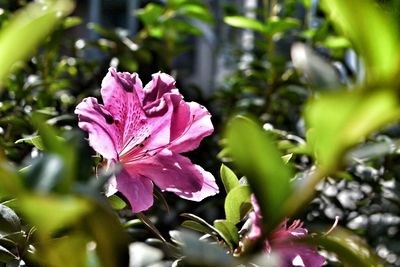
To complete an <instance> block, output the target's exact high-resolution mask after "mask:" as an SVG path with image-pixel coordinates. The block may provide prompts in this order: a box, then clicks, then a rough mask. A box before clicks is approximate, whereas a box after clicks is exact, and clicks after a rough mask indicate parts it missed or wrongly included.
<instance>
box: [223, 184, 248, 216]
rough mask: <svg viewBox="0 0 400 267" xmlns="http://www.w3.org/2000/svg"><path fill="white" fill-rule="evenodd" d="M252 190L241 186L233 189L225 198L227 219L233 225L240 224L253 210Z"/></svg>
mask: <svg viewBox="0 0 400 267" xmlns="http://www.w3.org/2000/svg"><path fill="white" fill-rule="evenodd" d="M250 195H251V190H250V187H249V186H247V185H239V186H237V187H235V188H233V189H232V190H231V191H230V192H229V193H228V195H227V196H226V198H225V204H224V208H225V215H226V219H227V220H228V221H230V222H232V223H233V224H237V223H238V222H240V221H241V220H242V219H243V218H244V216H246V215H247V212H248V211H250V209H251V202H250Z"/></svg>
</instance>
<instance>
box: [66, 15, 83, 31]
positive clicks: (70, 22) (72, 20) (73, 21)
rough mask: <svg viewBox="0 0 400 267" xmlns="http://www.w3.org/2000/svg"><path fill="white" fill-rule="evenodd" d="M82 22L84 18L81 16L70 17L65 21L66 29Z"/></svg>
mask: <svg viewBox="0 0 400 267" xmlns="http://www.w3.org/2000/svg"><path fill="white" fill-rule="evenodd" d="M81 23H82V19H81V18H80V17H68V18H65V20H64V21H63V26H64V29H68V28H72V27H75V26H78V25H79V24H81Z"/></svg>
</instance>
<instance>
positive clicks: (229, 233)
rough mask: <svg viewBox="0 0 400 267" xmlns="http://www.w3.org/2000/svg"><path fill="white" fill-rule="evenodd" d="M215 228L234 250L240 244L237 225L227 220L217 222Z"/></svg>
mask: <svg viewBox="0 0 400 267" xmlns="http://www.w3.org/2000/svg"><path fill="white" fill-rule="evenodd" d="M214 227H215V228H217V229H218V230H219V231H220V232H221V233H222V234H223V235H224V237H225V239H226V240H228V241H229V243H230V246H231V247H232V248H235V247H236V246H237V245H238V244H239V234H238V229H237V228H236V226H235V224H233V223H232V222H230V221H227V220H215V221H214Z"/></svg>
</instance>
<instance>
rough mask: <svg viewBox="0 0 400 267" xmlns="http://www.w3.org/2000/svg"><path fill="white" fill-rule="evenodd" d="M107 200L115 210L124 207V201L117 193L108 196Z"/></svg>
mask: <svg viewBox="0 0 400 267" xmlns="http://www.w3.org/2000/svg"><path fill="white" fill-rule="evenodd" d="M108 202H109V203H110V205H111V207H112V208H113V209H115V210H122V209H123V208H125V207H126V203H125V201H124V200H122V199H121V198H120V197H118V196H117V195H112V196H109V197H108Z"/></svg>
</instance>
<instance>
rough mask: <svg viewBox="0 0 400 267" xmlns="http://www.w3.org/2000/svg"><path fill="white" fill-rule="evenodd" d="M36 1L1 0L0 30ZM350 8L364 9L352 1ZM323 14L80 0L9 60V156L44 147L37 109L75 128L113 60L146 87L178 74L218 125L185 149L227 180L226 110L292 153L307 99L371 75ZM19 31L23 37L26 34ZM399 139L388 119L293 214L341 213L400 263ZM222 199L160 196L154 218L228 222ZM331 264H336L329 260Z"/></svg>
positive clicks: (244, 1) (3, 135) (230, 3)
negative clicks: (160, 76)
mask: <svg viewBox="0 0 400 267" xmlns="http://www.w3.org/2000/svg"><path fill="white" fill-rule="evenodd" d="M32 2H34V1H22V0H8V1H7V0H1V1H0V27H6V26H7V25H8V23H9V22H10V20H11V19H12V18H13V14H14V12H16V11H17V10H19V9H20V8H23V7H25V6H26V5H28V4H30V3H32ZM36 2H40V1H36ZM43 2H46V1H43ZM49 2H51V1H49ZM349 2H351V1H349ZM374 4H375V5H376V6H375V8H376V9H380V10H381V11H380V12H382V13H384V14H385V12H386V13H387V14H390V15H391V16H392V15H393V17H394V18H396V19H397V21H394V23H395V24H396V25H397V24H398V23H399V22H400V20H399V18H400V2H399V1H396V0H381V1H374ZM348 8H349V9H351V10H354V12H357V6H355V5H353V4H351V3H349V6H348ZM328 13H329V12H327V10H326V9H324V7H323V5H321V3H320V1H318V0H208V1H207V0H205V1H200V0H165V1H161V0H160V1H145V0H79V1H76V3H75V8H74V9H73V11H72V13H71V15H69V16H68V17H66V18H63V19H62V20H60V23H58V24H56V26H55V28H54V31H52V32H51V33H49V34H48V35H47V36H46V37H45V38H43V40H42V41H41V42H40V46H38V49H35V50H34V51H30V54H29V57H28V60H26V61H23V62H19V63H18V64H14V65H13V66H12V70H13V71H12V72H11V74H8V75H7V77H6V78H5V79H4V81H3V83H2V88H3V90H2V91H0V145H1V147H2V150H3V154H4V157H5V158H6V159H7V160H8V161H10V162H11V163H12V165H14V166H21V167H23V166H26V165H28V164H29V162H31V160H32V158H35V157H36V156H37V155H38V153H39V152H40V149H38V146H37V144H35V140H36V139H32V136H35V134H36V133H37V131H36V130H37V127H36V126H35V125H34V123H33V122H32V113H33V112H36V113H40V115H41V116H43V117H44V118H45V119H46V121H47V122H49V123H50V124H51V125H53V126H54V127H57V128H59V129H61V132H69V131H71V130H76V129H77V118H76V116H75V115H74V114H73V111H74V109H75V106H76V105H77V103H79V102H80V101H81V100H82V99H83V98H84V97H87V96H96V97H99V96H100V95H99V92H100V91H99V89H100V85H101V80H102V78H103V77H104V76H105V74H106V73H107V69H108V68H109V67H115V68H117V69H118V70H119V71H127V72H137V73H139V76H140V78H141V79H142V81H143V83H144V84H145V83H147V82H148V81H150V79H151V74H153V73H155V72H158V71H162V72H166V73H169V74H171V75H172V76H173V77H175V78H176V80H177V86H178V88H179V89H180V91H181V92H182V94H183V95H184V96H185V99H186V100H187V101H196V102H199V103H200V104H202V105H204V106H206V107H207V108H208V109H209V110H210V112H211V113H212V116H213V117H212V120H213V123H214V126H215V133H214V134H213V135H212V136H211V137H208V138H206V139H205V140H204V141H203V142H202V145H201V146H200V148H199V149H197V150H196V151H193V152H190V153H188V156H189V157H190V158H191V159H192V161H193V162H195V163H198V164H200V165H201V166H203V167H204V168H205V169H207V170H209V171H211V172H212V173H213V174H214V176H215V177H216V178H217V180H218V183H219V185H220V187H221V188H222V187H223V186H222V183H221V182H220V179H219V168H220V165H221V163H222V162H223V163H225V164H226V165H228V166H231V167H232V168H234V167H233V166H232V165H231V160H230V158H229V157H228V156H226V154H225V153H224V151H223V150H222V145H223V143H224V140H223V139H222V133H223V130H224V126H225V125H226V122H227V121H228V119H229V118H231V117H232V116H233V115H236V114H252V116H253V117H255V118H257V120H258V121H259V122H260V124H262V125H263V126H264V128H265V129H266V130H269V131H272V132H273V133H274V134H275V135H276V136H277V139H279V141H280V142H279V144H280V148H281V149H282V150H285V149H287V148H288V147H290V146H291V145H293V144H302V143H304V142H305V139H306V132H305V125H304V124H305V123H304V120H303V117H302V114H303V105H304V103H305V102H306V101H307V99H309V97H310V96H314V95H319V94H322V93H325V92H329V91H334V90H335V88H339V87H340V88H345V87H347V88H352V87H356V86H357V85H360V84H361V83H362V81H364V80H365V77H368V76H366V70H365V66H364V65H363V62H364V61H363V60H362V59H361V58H360V57H359V55H358V50H357V47H354V46H353V44H352V42H351V40H349V39H348V38H347V37H346V35H345V34H343V32H342V31H341V30H338V28H337V27H336V26H335V23H334V22H335V19H336V18H335V14H333V16H329V15H328ZM24 15H25V16H29V15H30V13H29V12H28V13H26V14H24ZM330 15H332V14H330ZM362 19H365V23H364V25H365V29H362V31H369V24H368V23H369V22H368V18H362ZM18 38H20V39H21V41H20V42H21V45H23V44H24V42H25V41H27V40H30V38H31V37H30V36H29V35H26V36H19V37H18ZM376 38H380V37H379V36H378V35H377V36H376ZM19 49H20V48H19V47H18V46H15V50H16V51H18V50H19ZM378 49H380V48H379V47H378V48H377V50H378ZM377 53H378V52H377ZM1 62H2V60H1V58H0V64H2V63H1ZM349 90H351V89H349ZM338 109H340V107H338ZM399 136H400V128H399V126H398V125H396V124H393V125H389V126H388V127H386V128H384V129H383V130H382V131H379V132H376V133H374V134H373V135H371V136H370V137H368V139H367V140H366V143H367V144H368V145H369V146H368V147H367V148H366V149H359V150H356V151H354V153H359V154H356V156H354V158H356V160H349V162H350V163H349V164H347V165H346V167H345V168H344V170H343V171H340V172H337V173H335V175H332V177H328V178H327V179H325V180H324V181H323V182H320V183H319V184H318V187H317V194H316V196H315V199H314V200H313V201H312V202H311V203H310V205H309V206H308V207H307V208H306V209H305V210H304V211H303V212H302V213H301V214H299V215H298V216H299V217H300V218H302V219H304V221H305V225H307V226H316V227H317V226H318V225H331V224H333V222H334V220H335V217H336V216H338V217H339V218H340V219H339V223H340V225H341V226H344V227H346V228H347V229H349V230H350V231H353V232H354V233H356V234H358V235H360V236H361V237H362V238H363V239H365V240H366V241H367V243H368V244H369V245H370V246H371V247H372V248H373V249H374V250H375V251H376V252H377V254H378V256H379V257H381V258H383V259H384V260H385V261H386V262H387V263H388V264H389V265H390V266H400V243H399V242H400V241H399V240H400V238H399V237H400V233H399V227H400V186H399V179H400V168H399V166H400V165H399V163H400V157H399V155H398V152H397V151H398V145H399V142H398V138H399ZM32 144H33V145H34V146H32ZM368 149H370V150H368ZM371 149H372V151H373V153H371ZM86 153H88V154H87V155H91V156H92V157H93V162H92V164H93V166H94V163H96V162H99V161H100V159H99V158H98V157H96V156H95V155H94V153H93V151H90V152H89V150H88V151H87V152H86ZM354 158H352V159H354ZM291 161H292V163H293V166H294V167H295V169H296V171H297V173H298V176H299V177H297V178H300V179H301V176H302V175H306V174H307V173H309V172H310V171H312V168H313V164H314V161H313V160H312V157H311V156H310V155H307V153H298V154H296V153H294V154H293V155H292V159H291ZM92 170H93V169H92ZM237 174H238V175H239V176H240V173H239V172H237ZM221 191H222V190H221ZM224 198H225V195H224V193H221V194H220V195H219V196H216V197H213V198H210V199H207V200H205V201H204V202H202V203H191V202H188V201H184V200H181V199H178V198H177V197H176V196H175V195H173V194H168V193H166V200H167V202H168V204H169V205H170V211H169V212H168V213H166V212H165V208H164V206H163V205H162V203H161V201H159V202H158V204H156V205H155V206H154V207H153V208H152V209H151V210H150V211H149V217H151V216H153V217H154V218H158V221H155V225H157V227H158V229H159V230H160V231H161V232H162V234H167V233H168V231H169V230H171V229H173V228H175V227H178V225H179V224H180V223H181V222H182V221H181V218H180V217H179V214H180V213H183V212H189V211H190V212H191V213H194V214H197V215H199V216H200V217H202V218H204V219H205V220H207V221H213V220H215V219H217V218H221V217H222V216H223V215H221V214H222V213H223V205H224V204H223V203H224ZM119 215H120V217H121V218H123V220H125V221H129V220H130V219H131V218H132V214H130V213H129V210H128V211H127V210H124V209H122V210H120V211H119ZM130 231H131V232H132V234H133V235H134V236H135V238H136V239H138V240H145V239H146V238H147V237H149V232H148V231H147V230H144V229H139V230H138V229H130ZM330 264H331V265H329V266H341V265H340V264H339V263H337V262H335V261H334V260H333V261H332V263H330Z"/></svg>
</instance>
